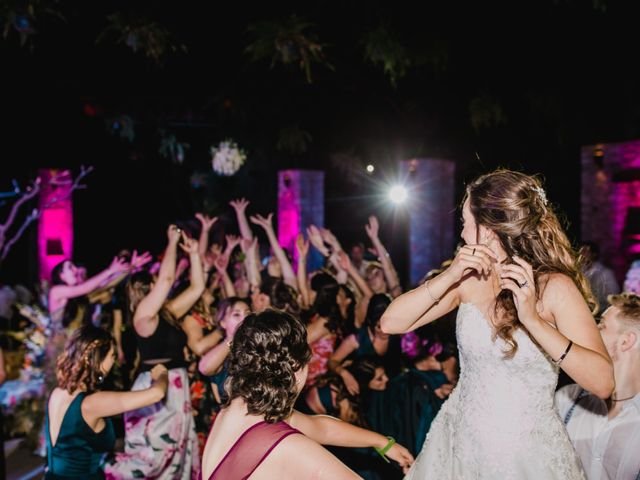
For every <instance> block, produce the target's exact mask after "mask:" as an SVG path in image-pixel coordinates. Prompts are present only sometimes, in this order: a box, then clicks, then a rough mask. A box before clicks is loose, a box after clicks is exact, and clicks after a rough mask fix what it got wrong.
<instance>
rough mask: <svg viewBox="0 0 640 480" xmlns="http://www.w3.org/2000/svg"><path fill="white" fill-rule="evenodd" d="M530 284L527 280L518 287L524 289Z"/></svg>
mask: <svg viewBox="0 0 640 480" xmlns="http://www.w3.org/2000/svg"><path fill="white" fill-rule="evenodd" d="M528 283H529V282H528V281H527V280H525V281H524V282H522V283H519V284H518V286H519V287H520V288H524V287H526V286H527V284H528Z"/></svg>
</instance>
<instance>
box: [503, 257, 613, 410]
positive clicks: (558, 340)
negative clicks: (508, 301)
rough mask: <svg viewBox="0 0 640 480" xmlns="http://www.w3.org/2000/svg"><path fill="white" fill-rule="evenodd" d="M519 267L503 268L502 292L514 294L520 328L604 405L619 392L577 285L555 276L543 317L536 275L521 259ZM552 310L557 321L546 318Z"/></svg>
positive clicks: (548, 287)
mask: <svg viewBox="0 0 640 480" xmlns="http://www.w3.org/2000/svg"><path fill="white" fill-rule="evenodd" d="M514 261H515V262H516V264H513V265H502V266H501V282H502V283H501V286H502V288H505V289H507V290H510V291H511V292H513V296H514V302H515V304H516V308H517V310H518V319H519V320H520V322H522V324H523V325H524V326H525V328H526V329H527V331H528V332H529V334H531V336H532V337H533V338H534V339H535V340H536V342H537V343H538V344H539V345H540V346H541V347H542V348H543V349H544V350H545V351H546V352H547V353H548V354H549V356H550V357H551V358H552V359H553V360H554V361H556V362H557V363H559V364H560V366H561V368H562V369H563V370H564V371H565V372H567V374H568V375H569V376H570V377H571V378H573V379H574V380H575V381H576V383H578V384H579V385H580V386H581V387H582V388H584V389H585V390H587V391H589V392H591V393H593V394H594V395H597V396H598V397H600V398H602V399H607V398H609V397H610V396H611V393H612V392H613V389H614V387H615V383H614V378H613V364H612V362H611V359H610V358H609V355H608V354H607V350H606V348H605V346H604V343H603V341H602V337H601V336H600V332H599V331H598V329H597V327H596V322H595V320H594V319H593V315H591V312H590V311H589V307H588V306H587V303H586V302H585V301H584V299H583V298H582V295H581V294H580V291H579V290H578V288H577V287H576V285H575V284H574V282H573V280H571V279H570V278H569V277H567V276H566V275H563V274H559V273H557V274H552V275H550V276H549V277H548V280H547V283H546V286H544V290H543V293H542V304H543V305H544V307H545V310H542V312H540V313H539V312H538V310H537V308H536V307H537V304H538V295H537V294H536V284H535V281H534V275H533V270H532V268H531V266H530V265H529V264H528V263H527V262H525V261H524V260H522V259H520V258H517V257H514ZM547 309H548V312H549V313H550V317H551V318H544V316H545V312H546V311H547ZM549 313H547V315H549ZM550 322H551V323H555V327H556V328H554V327H553V326H552V325H551V324H550Z"/></svg>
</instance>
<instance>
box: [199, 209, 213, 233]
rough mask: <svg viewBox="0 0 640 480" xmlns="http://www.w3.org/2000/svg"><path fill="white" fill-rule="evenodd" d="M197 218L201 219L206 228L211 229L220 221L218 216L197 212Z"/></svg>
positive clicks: (203, 226)
mask: <svg viewBox="0 0 640 480" xmlns="http://www.w3.org/2000/svg"><path fill="white" fill-rule="evenodd" d="M196 218H197V219H198V220H199V221H200V224H201V225H202V228H203V229H204V230H211V227H213V225H214V224H215V223H216V222H217V221H218V217H210V216H209V215H203V214H202V213H196Z"/></svg>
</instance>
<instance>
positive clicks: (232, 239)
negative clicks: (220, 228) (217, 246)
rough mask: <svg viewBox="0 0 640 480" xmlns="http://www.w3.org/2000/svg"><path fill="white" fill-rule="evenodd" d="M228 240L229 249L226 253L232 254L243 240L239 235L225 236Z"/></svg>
mask: <svg viewBox="0 0 640 480" xmlns="http://www.w3.org/2000/svg"><path fill="white" fill-rule="evenodd" d="M224 238H225V239H226V240H227V248H226V252H227V253H228V254H230V253H231V252H233V250H234V249H235V248H236V247H237V246H238V245H240V241H241V240H242V239H241V238H240V237H238V236H237V235H225V237H224Z"/></svg>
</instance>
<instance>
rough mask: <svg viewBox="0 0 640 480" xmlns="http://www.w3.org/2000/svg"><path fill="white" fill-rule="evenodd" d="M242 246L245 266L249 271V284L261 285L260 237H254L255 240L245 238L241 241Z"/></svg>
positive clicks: (253, 285)
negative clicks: (259, 266) (259, 265)
mask: <svg viewBox="0 0 640 480" xmlns="http://www.w3.org/2000/svg"><path fill="white" fill-rule="evenodd" d="M240 248H241V249H242V252H243V253H244V267H245V270H246V271H247V278H248V279H249V285H250V286H252V287H259V286H260V284H261V283H262V278H261V277H260V269H259V268H258V264H259V259H258V238H257V237H253V240H245V239H243V240H242V241H241V242H240Z"/></svg>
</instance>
